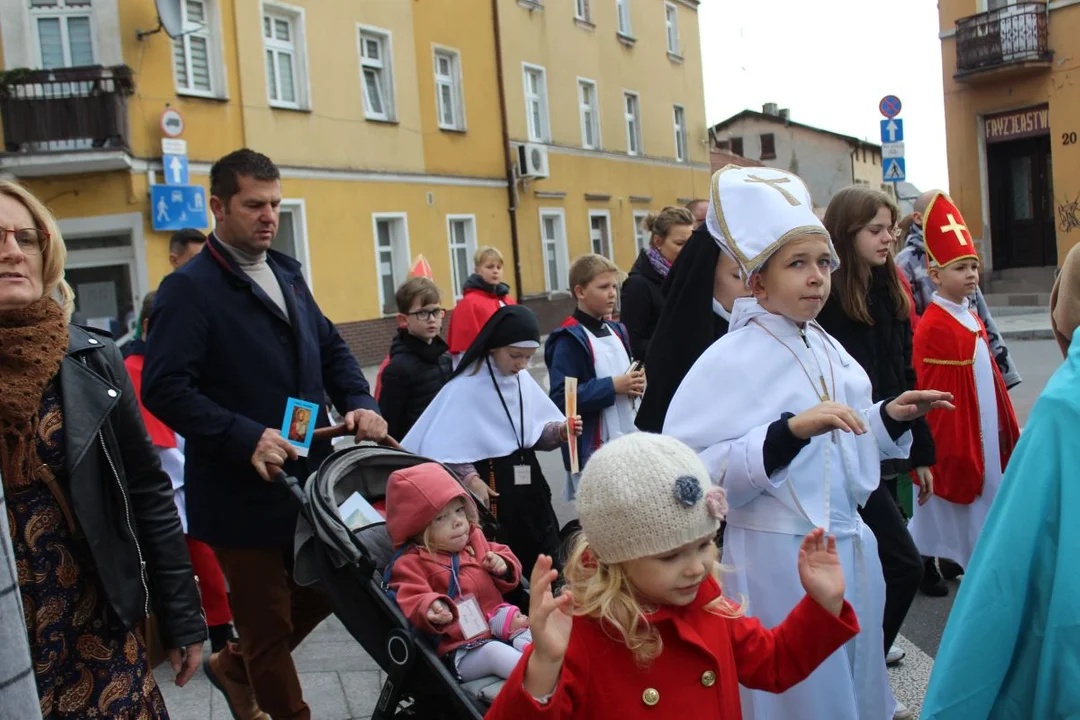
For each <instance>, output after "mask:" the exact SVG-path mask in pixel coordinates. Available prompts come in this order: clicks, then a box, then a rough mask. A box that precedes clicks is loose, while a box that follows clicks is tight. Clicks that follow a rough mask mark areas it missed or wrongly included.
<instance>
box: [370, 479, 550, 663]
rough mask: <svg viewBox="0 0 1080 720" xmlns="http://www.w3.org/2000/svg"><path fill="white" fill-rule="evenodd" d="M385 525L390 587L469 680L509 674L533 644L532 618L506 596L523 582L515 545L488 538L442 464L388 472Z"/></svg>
mask: <svg viewBox="0 0 1080 720" xmlns="http://www.w3.org/2000/svg"><path fill="white" fill-rule="evenodd" d="M386 507H387V516H386V528H387V531H388V532H389V533H390V539H391V540H392V541H393V543H394V548H395V549H396V551H397V552H396V554H395V556H394V559H393V560H392V561H391V563H392V566H391V571H390V583H389V584H390V590H391V591H392V592H393V593H394V596H395V599H396V600H397V603H398V606H399V607H400V608H401V611H402V612H403V613H404V614H405V617H407V618H408V619H409V622H411V623H412V624H413V625H414V626H415V627H417V628H419V629H420V630H423V631H424V632H426V633H429V634H431V635H437V636H438V637H439V649H438V652H439V654H440V655H442V656H443V657H445V658H446V659H447V660H449V661H450V662H451V663H452V665H453V667H454V669H455V670H456V671H457V673H458V675H460V676H461V679H462V680H463V681H465V682H468V681H470V680H476V679H477V678H481V677H485V676H488V675H497V676H499V677H503V678H505V677H509V676H510V673H511V672H512V671H513V669H514V666H515V665H517V663H518V661H519V660H520V659H521V653H522V651H523V650H524V649H525V648H527V647H528V646H529V644H530V643H531V642H532V637H531V635H530V634H529V630H528V628H529V619H528V618H527V617H525V616H524V615H522V614H521V611H520V610H518V609H517V608H516V607H514V606H513V605H510V604H508V603H506V602H505V601H504V600H503V593H504V592H509V591H511V590H513V589H514V588H516V587H517V586H518V583H520V582H521V563H520V562H519V561H518V559H517V558H516V557H514V553H512V552H511V551H510V548H508V547H506V546H505V545H500V544H499V543H493V542H488V540H487V539H486V538H485V537H484V534H483V533H482V532H481V531H480V528H479V526H478V517H477V512H476V505H475V504H474V503H473V500H472V498H471V497H469V494H468V493H467V492H466V491H465V488H464V487H462V486H461V484H460V483H459V482H458V481H457V480H455V479H454V477H453V476H452V475H450V474H449V473H448V472H447V471H446V470H445V469H444V468H443V467H442V466H441V465H439V464H438V463H425V464H423V465H417V466H415V467H411V468H407V469H405V470H398V471H396V472H394V473H393V474H392V475H390V480H389V483H388V484H387V488H386Z"/></svg>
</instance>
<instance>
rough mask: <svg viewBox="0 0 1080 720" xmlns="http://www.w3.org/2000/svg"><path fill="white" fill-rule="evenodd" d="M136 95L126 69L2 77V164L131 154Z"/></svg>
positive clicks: (12, 73)
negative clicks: (28, 158) (130, 108)
mask: <svg viewBox="0 0 1080 720" xmlns="http://www.w3.org/2000/svg"><path fill="white" fill-rule="evenodd" d="M134 89H135V84H134V81H133V78H132V72H131V68H129V67H127V66H126V65H119V66H116V67H110V68H106V67H101V66H92V67H74V68H56V69H53V70H26V69H17V70H9V71H7V72H4V73H0V122H2V123H3V131H4V156H3V157H2V158H0V159H2V160H3V161H4V162H3V164H4V165H8V164H9V162H7V161H8V160H10V159H13V158H12V154H20V155H22V154H40V153H70V152H72V151H85V150H120V151H123V150H126V149H127V147H128V120H127V97H128V96H129V95H131V94H132V93H133V92H134ZM18 164H25V163H18Z"/></svg>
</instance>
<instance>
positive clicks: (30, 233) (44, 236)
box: [0, 228, 49, 255]
mask: <svg viewBox="0 0 1080 720" xmlns="http://www.w3.org/2000/svg"><path fill="white" fill-rule="evenodd" d="M8 235H11V236H12V237H14V238H15V244H16V245H18V246H19V250H21V251H22V252H23V254H25V255H40V254H41V252H42V251H43V250H44V249H45V243H47V242H48V241H49V233H47V232H45V231H44V230H41V229H40V228H16V229H15V230H12V229H10V228H0V247H2V246H3V245H4V243H6V242H7V238H8Z"/></svg>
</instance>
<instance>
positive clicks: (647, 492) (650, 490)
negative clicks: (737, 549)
mask: <svg viewBox="0 0 1080 720" xmlns="http://www.w3.org/2000/svg"><path fill="white" fill-rule="evenodd" d="M577 507H578V513H579V514H580V516H581V529H582V531H583V532H584V533H585V537H586V538H587V539H588V541H589V546H590V548H591V549H592V551H593V552H594V553H595V554H596V556H597V558H598V559H600V560H602V561H603V562H605V563H609V564H613V563H621V562H626V561H627V560H635V559H637V558H642V557H647V556H649V555H660V554H662V553H666V552H670V551H672V550H674V549H675V548H678V547H681V546H682V545H685V544H686V543H689V542H693V541H694V540H698V539H700V538H703V537H705V536H707V535H710V534H713V533H715V532H716V530H717V528H719V527H720V521H721V520H723V519H724V516H725V515H726V514H727V495H726V493H725V492H724V490H723V488H719V487H714V486H713V485H712V481H711V480H710V478H709V471H708V470H706V469H705V466H704V465H703V464H702V462H701V460H699V459H698V456H697V455H696V454H695V453H694V451H693V450H691V449H690V448H689V447H687V446H686V445H684V444H683V443H681V442H679V441H678V440H676V439H674V438H670V437H665V436H663V435H653V434H650V433H642V432H639V433H631V434H629V435H624V436H622V437H620V438H618V439H617V440H613V441H612V442H610V443H608V444H606V445H604V446H603V447H601V448H600V449H599V450H597V451H596V453H595V454H594V455H593V456H592V457H591V458H589V464H588V465H586V466H585V470H584V471H583V472H582V474H581V485H580V487H579V488H578V495H577Z"/></svg>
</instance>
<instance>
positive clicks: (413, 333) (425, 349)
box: [379, 277, 453, 439]
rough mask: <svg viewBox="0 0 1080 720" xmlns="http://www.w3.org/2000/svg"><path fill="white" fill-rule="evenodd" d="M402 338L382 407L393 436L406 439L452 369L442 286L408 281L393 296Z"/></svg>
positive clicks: (385, 377)
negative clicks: (444, 331) (441, 334)
mask: <svg viewBox="0 0 1080 720" xmlns="http://www.w3.org/2000/svg"><path fill="white" fill-rule="evenodd" d="M394 297H395V300H396V301H397V308H398V326H399V330H398V334H397V337H395V338H394V341H393V343H392V344H391V345H390V362H389V364H388V365H387V366H386V369H385V370H383V374H382V387H381V391H380V393H379V407H380V408H381V409H382V414H383V418H385V419H386V424H387V432H388V433H389V435H390V437H393V438H398V439H400V438H403V437H405V435H406V434H407V433H408V432H409V429H410V428H412V426H413V423H415V422H416V421H417V419H418V418H419V417H420V416H421V415H422V414H423V412H424V410H426V409H427V406H428V404H429V403H430V402H431V401H432V400H433V399H434V398H435V396H436V395H438V394H439V390H441V389H442V386H443V385H445V384H446V381H447V380H449V379H450V373H451V372H452V371H453V368H452V366H451V362H450V355H449V354H448V352H447V351H448V347H447V345H446V341H445V340H443V339H442V338H441V337H439V331H440V330H442V323H443V316H445V315H446V311H445V310H443V308H442V307H440V305H439V300H440V297H439V288H438V287H437V286H436V285H435V283H434V282H433V281H432V280H431V279H430V278H426V277H415V278H411V279H409V280H406V281H405V282H404V283H403V284H402V285H401V287H399V288H398V290H397V293H396V294H395V296H394Z"/></svg>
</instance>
